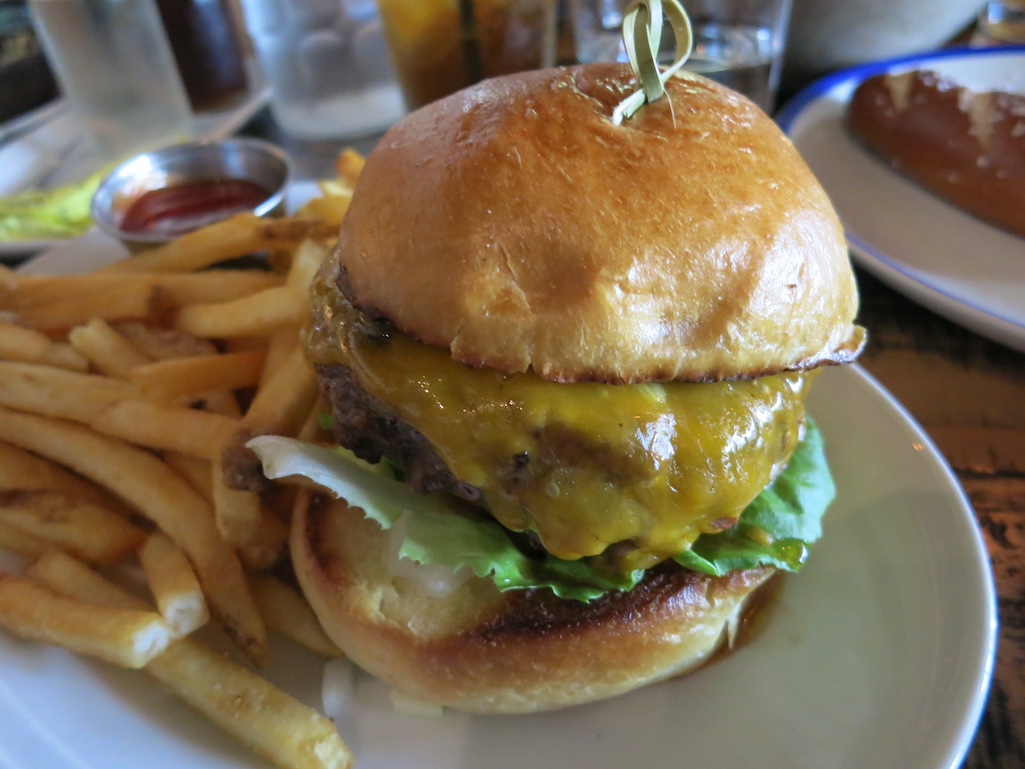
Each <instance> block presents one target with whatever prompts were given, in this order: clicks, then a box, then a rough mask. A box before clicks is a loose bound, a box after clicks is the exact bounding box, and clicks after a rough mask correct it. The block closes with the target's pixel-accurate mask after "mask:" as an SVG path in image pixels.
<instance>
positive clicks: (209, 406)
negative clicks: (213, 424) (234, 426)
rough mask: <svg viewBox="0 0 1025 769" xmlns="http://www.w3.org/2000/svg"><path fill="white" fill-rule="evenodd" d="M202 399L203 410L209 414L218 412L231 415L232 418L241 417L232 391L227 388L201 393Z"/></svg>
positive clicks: (240, 411)
mask: <svg viewBox="0 0 1025 769" xmlns="http://www.w3.org/2000/svg"><path fill="white" fill-rule="evenodd" d="M202 400H203V410H204V411H209V412H210V413H211V414H220V415H221V416H225V417H231V418H232V419H241V418H242V409H241V408H240V407H239V405H238V400H237V399H236V398H235V394H234V393H230V392H228V391H227V390H221V391H219V392H213V393H206V394H205V395H203V399H202Z"/></svg>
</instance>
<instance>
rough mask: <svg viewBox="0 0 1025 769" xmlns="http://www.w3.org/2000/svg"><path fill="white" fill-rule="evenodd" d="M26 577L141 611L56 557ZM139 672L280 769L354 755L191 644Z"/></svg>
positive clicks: (340, 766)
mask: <svg viewBox="0 0 1025 769" xmlns="http://www.w3.org/2000/svg"><path fill="white" fill-rule="evenodd" d="M44 561H49V562H48V563H45V564H44V563H43V562H44ZM29 573H30V574H31V576H32V578H33V579H37V580H39V581H41V582H43V583H44V584H45V585H47V586H48V587H49V588H50V589H52V590H54V591H57V592H60V593H64V594H65V595H69V596H72V597H74V598H77V599H78V600H80V601H88V602H90V603H95V604H99V605H102V606H109V607H113V608H120V609H136V610H139V609H144V608H145V607H146V604H145V602H144V601H142V600H141V599H140V598H137V597H136V596H134V595H132V594H131V593H129V592H128V591H126V590H125V589H124V588H121V587H119V586H117V585H115V584H113V583H111V582H108V581H107V580H105V579H104V578H103V577H101V576H99V575H98V574H96V573H95V572H93V571H92V570H91V569H89V568H88V567H86V566H85V565H84V564H81V563H79V562H77V561H74V560H73V559H69V558H68V557H67V556H63V555H61V554H56V555H53V556H50V554H48V555H47V556H46V557H44V558H41V559H40V560H39V562H37V563H36V564H35V565H34V566H33V567H32V568H30V569H29ZM145 670H146V672H147V673H149V674H150V675H152V676H153V677H155V678H156V679H158V680H159V681H161V682H163V683H164V684H165V685H166V686H167V687H168V688H169V689H170V690H171V691H172V692H174V693H175V694H176V695H177V696H179V697H181V698H182V699H183V700H185V702H187V703H189V704H190V705H191V706H192V707H194V708H195V709H196V710H198V711H199V712H200V713H202V714H203V715H205V716H206V717H207V718H209V719H210V720H211V721H213V722H214V723H215V724H217V725H218V726H220V727H221V728H223V729H224V730H225V731H226V732H228V733H229V734H231V735H233V736H234V737H236V738H237V739H239V740H240V741H241V742H243V743H244V744H246V745H248V746H249V747H250V748H252V749H253V750H254V751H255V752H257V753H259V754H260V755H262V756H264V757H266V758H268V759H269V760H271V761H272V762H274V763H275V764H277V765H278V766H280V767H283V769H348V767H350V766H352V760H353V759H352V754H351V753H350V752H349V749H348V748H347V747H346V745H345V743H344V742H343V741H342V739H341V737H339V736H338V732H337V731H336V730H335V728H334V725H333V724H332V723H331V721H330V720H329V719H327V718H324V717H323V716H321V715H320V714H319V713H317V712H316V711H315V710H312V709H311V708H308V707H307V706H305V705H303V704H302V703H300V702H299V701H298V700H295V699H293V698H292V697H291V696H289V695H288V694H285V693H284V692H282V691H281V690H280V689H278V688H277V687H275V686H274V685H273V684H271V683H269V682H268V681H266V680H264V679H263V678H261V677H260V676H258V675H256V674H255V673H252V672H250V671H249V670H247V669H246V668H244V667H242V666H241V665H237V664H235V663H234V662H231V661H230V660H228V659H227V658H226V657H225V656H224V655H222V654H219V653H217V652H215V651H213V650H212V649H210V648H209V647H207V646H205V645H204V644H202V643H200V642H198V641H195V640H193V639H192V638H185V639H183V640H180V641H176V642H174V643H172V644H171V645H170V646H169V647H168V648H167V650H166V651H165V652H164V653H163V654H161V655H160V656H159V657H157V658H156V659H154V660H152V661H151V662H150V663H149V665H147V666H146V668H145Z"/></svg>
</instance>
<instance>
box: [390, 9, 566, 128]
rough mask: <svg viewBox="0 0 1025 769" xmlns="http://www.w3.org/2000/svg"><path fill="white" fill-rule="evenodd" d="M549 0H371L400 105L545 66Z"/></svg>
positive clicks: (549, 54)
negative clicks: (396, 82)
mask: <svg viewBox="0 0 1025 769" xmlns="http://www.w3.org/2000/svg"><path fill="white" fill-rule="evenodd" d="M555 4H556V3H555V0H417V2H409V0H378V6H379V7H380V9H381V21H382V23H383V24H384V31H385V36H386V37H387V39H388V46H389V49H390V50H391V55H392V61H393V62H394V63H395V69H396V71H397V72H398V75H399V82H400V83H401V84H402V92H403V96H404V97H405V100H406V106H407V107H408V108H410V109H415V108H416V107H420V106H422V105H424V104H427V103H428V102H431V101H434V100H435V99H439V98H441V97H442V96H446V95H448V94H450V93H453V92H454V91H458V90H459V89H461V88H465V87H466V86H468V85H471V84H473V83H476V82H477V81H478V80H481V79H483V78H487V77H494V76H496V75H504V74H508V73H511V72H521V71H523V70H529V69H539V68H542V67H550V66H552V64H553V63H554V58H555V28H556V25H555Z"/></svg>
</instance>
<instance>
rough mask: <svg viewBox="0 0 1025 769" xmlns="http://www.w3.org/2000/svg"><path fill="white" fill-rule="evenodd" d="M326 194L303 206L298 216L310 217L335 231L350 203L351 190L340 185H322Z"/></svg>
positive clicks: (326, 183) (329, 183) (340, 224)
mask: <svg viewBox="0 0 1025 769" xmlns="http://www.w3.org/2000/svg"><path fill="white" fill-rule="evenodd" d="M323 186H324V187H325V188H326V189H325V191H326V192H327V193H328V194H327V195H324V196H323V197H319V198H312V199H310V200H308V201H307V202H306V203H304V204H303V206H302V208H300V209H299V211H298V212H296V213H297V215H298V216H310V217H313V218H316V219H320V220H321V221H322V222H324V224H325V225H327V226H330V227H333V228H334V229H335V230H337V229H338V228H339V227H341V226H342V219H344V218H345V213H346V212H347V211H348V210H349V204H350V203H351V202H352V190H351V189H349V188H348V187H346V186H345V185H341V184H332V183H331V182H325V183H323Z"/></svg>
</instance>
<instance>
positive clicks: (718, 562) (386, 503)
mask: <svg viewBox="0 0 1025 769" xmlns="http://www.w3.org/2000/svg"><path fill="white" fill-rule="evenodd" d="M246 445H247V446H249V447H250V448H251V449H253V451H255V452H256V453H257V455H258V456H259V457H260V459H261V461H262V462H263V470H264V474H265V475H266V476H267V477H268V478H271V479H280V478H286V477H289V476H302V477H304V478H307V479H309V480H311V481H313V482H314V483H315V484H317V485H318V486H321V487H322V488H324V489H326V490H328V491H330V492H331V493H333V494H334V495H335V496H337V497H340V498H342V499H345V500H346V501H347V502H348V503H349V504H350V505H351V506H353V507H359V508H361V509H362V510H363V511H364V513H365V514H366V515H367V517H369V518H371V519H373V520H374V521H376V522H377V523H378V524H380V525H381V527H382V528H384V529H390V528H391V527H392V526H394V525H395V524H396V523H397V522H398V521H399V519H400V518H401V519H402V520H403V526H404V527H405V539H404V540H403V543H402V545H401V546H400V548H399V553H398V554H399V556H400V557H405V558H409V559H411V560H413V561H416V562H417V563H432V564H442V565H445V566H447V567H449V568H451V569H452V570H453V571H457V570H459V569H464V568H465V569H469V570H470V571H472V572H473V574H475V575H476V576H478V577H490V578H491V579H493V580H494V582H495V584H496V585H497V586H498V588H499V589H500V590H512V589H523V588H545V587H547V588H550V589H551V590H552V591H553V592H554V593H555V594H556V595H558V596H560V597H563V598H571V599H575V600H581V601H589V600H592V599H594V598H597V597H599V596H601V595H603V594H604V593H606V592H608V591H610V590H629V589H630V588H632V587H633V586H634V585H636V584H637V582H638V581H640V579H641V577H642V576H643V574H644V572H643V570H642V569H636V570H634V571H632V572H629V573H627V574H619V573H615V572H609V571H607V570H603V569H602V568H600V565H601V564H600V561H598V560H597V559H589V558H582V559H580V560H576V561H564V560H561V559H559V558H555V557H553V556H550V555H547V556H541V557H538V556H533V555H526V554H525V553H524V552H523V550H521V549H520V548H519V547H518V546H517V544H516V541H515V537H516V536H517V535H515V534H511V533H510V532H509V531H508V530H507V529H505V528H504V527H503V526H501V525H500V524H499V523H497V522H496V521H494V520H493V519H491V518H488V517H486V516H482V515H479V514H475V513H473V512H471V511H469V510H467V509H466V507H465V506H463V505H461V504H460V503H459V502H457V501H455V500H453V499H452V498H451V497H449V496H448V495H442V494H417V493H415V492H413V491H412V490H411V489H410V488H409V487H408V486H406V484H404V483H401V482H399V481H397V480H395V479H394V478H393V477H391V475H390V474H389V472H388V471H387V469H386V468H385V467H384V466H383V465H370V464H367V463H366V462H363V461H361V460H359V459H357V458H356V457H355V456H353V455H352V454H351V453H350V452H348V451H345V450H344V449H337V450H330V449H325V448H323V447H320V446H315V445H313V444H309V443H304V442H302V441H297V440H294V439H291V438H281V437H277V436H261V437H259V438H254V439H253V440H251V441H249V443H248V444H246ZM832 497H833V485H832V479H831V478H830V476H829V471H828V469H827V468H826V464H825V455H824V452H823V449H822V440H821V436H820V434H819V432H818V430H817V429H816V428H815V427H814V425H813V424H811V422H810V421H809V427H808V431H807V436H806V439H805V440H804V441H802V443H801V444H800V445H799V446H798V448H797V450H796V451H795V452H794V455H793V457H792V458H791V461H790V463H789V464H788V465H787V467H786V469H785V470H784V471H783V472H782V473H781V474H780V475H779V477H778V478H777V479H776V481H775V482H774V483H773V484H772V485H771V486H769V487H768V488H767V489H766V490H765V491H763V492H762V494H761V495H760V496H759V497H758V498H757V499H756V500H755V502H753V503H752V504H751V505H750V506H749V507H748V509H747V510H745V511H744V514H743V515H742V516H741V519H740V523H738V524H737V526H735V527H734V528H733V529H730V530H729V531H728V532H724V533H722V534H714V535H704V536H702V537H700V538H699V539H698V540H697V542H695V544H694V547H693V548H692V550H690V551H688V552H687V553H683V554H681V555H680V556H679V557H678V558H677V560H678V561H679V562H680V563H682V564H683V565H684V566H687V567H688V568H691V569H695V570H697V571H702V572H705V573H708V574H725V573H726V572H727V571H730V570H731V569H744V568H751V567H752V566H755V565H758V564H770V565H773V566H777V567H778V568H781V569H786V570H789V571H794V570H796V569H798V568H800V566H801V565H802V564H803V562H804V558H805V554H806V552H807V547H806V545H807V544H808V543H810V542H812V541H814V540H815V539H817V538H818V537H819V536H820V535H821V518H822V514H823V513H824V512H825V508H826V507H827V506H828V504H829V502H830V501H831V500H832ZM407 511H415V514H413V515H404V514H405V513H406V512H407ZM752 535H753V536H754V537H755V538H754V539H753V538H752ZM767 543H768V544H767Z"/></svg>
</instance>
